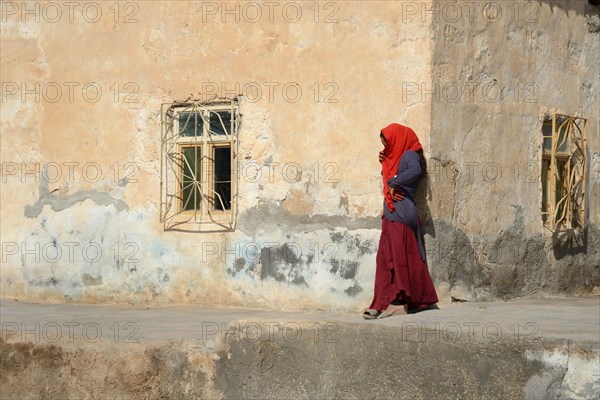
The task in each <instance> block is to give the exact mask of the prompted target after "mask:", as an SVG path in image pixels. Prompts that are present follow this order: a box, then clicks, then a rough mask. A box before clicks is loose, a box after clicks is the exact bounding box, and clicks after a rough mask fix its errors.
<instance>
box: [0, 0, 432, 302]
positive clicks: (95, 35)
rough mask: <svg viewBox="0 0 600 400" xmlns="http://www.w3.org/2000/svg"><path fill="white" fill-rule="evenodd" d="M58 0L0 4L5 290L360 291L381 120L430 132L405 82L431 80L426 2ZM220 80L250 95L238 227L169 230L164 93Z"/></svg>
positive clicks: (200, 298)
mask: <svg viewBox="0 0 600 400" xmlns="http://www.w3.org/2000/svg"><path fill="white" fill-rule="evenodd" d="M55 4H58V9H57V8H56V6H47V5H46V4H45V3H27V4H25V3H21V2H19V3H12V2H8V3H7V2H3V4H2V7H3V9H2V39H1V45H2V54H3V57H2V60H1V68H2V84H3V87H2V96H3V98H2V114H1V117H2V122H1V124H2V126H1V128H2V150H1V156H2V163H3V164H2V165H3V171H2V198H1V200H2V227H1V234H2V246H3V247H2V274H1V279H0V284H1V290H2V296H4V297H12V296H14V297H18V298H21V299H35V300H43V301H65V300H66V301H85V302H104V301H116V302H133V303H137V302H147V301H154V302H178V303H179V302H181V303H184V302H195V303H198V302H207V303H211V304H244V305H249V306H262V307H277V308H281V307H283V308H286V307H294V308H299V307H327V308H353V307H360V306H364V305H365V304H366V303H368V301H369V300H370V296H371V295H372V285H373V283H372V282H373V278H374V262H375V257H374V252H375V251H376V247H377V241H378V235H379V229H378V228H379V224H380V219H379V216H380V213H381V205H382V198H381V196H380V195H379V191H380V189H379V188H380V175H379V164H378V162H377V152H378V151H379V149H380V147H381V144H380V143H379V139H378V131H379V129H381V128H382V127H384V126H385V125H387V124H388V123H390V122H393V121H399V122H404V123H406V124H408V125H410V126H412V127H413V128H414V129H415V131H416V132H417V133H418V134H419V135H420V137H421V139H422V141H423V143H424V144H425V145H427V144H428V143H429V123H430V104H429V102H421V101H416V102H404V101H403V98H402V90H401V88H402V83H403V82H407V81H411V82H412V81H415V82H421V81H429V80H430V74H431V55H432V46H433V41H432V31H431V29H430V23H429V22H428V21H422V20H415V21H413V22H409V21H407V20H406V18H404V17H403V14H402V13H401V12H400V11H401V9H400V8H399V3H394V2H384V1H381V2H368V3H345V2H329V3H326V2H323V3H317V4H316V6H315V5H314V4H313V3H304V2H302V3H293V4H296V6H286V5H285V4H284V3H277V5H275V6H273V5H271V6H265V5H264V4H263V3H258V6H259V7H260V14H257V8H256V4H257V3H244V2H229V3H227V4H225V3H220V2H172V1H164V2H156V1H153V2H122V3H119V4H118V7H115V6H114V4H113V3H111V4H108V3H102V2H100V3H93V4H92V5H87V3H81V4H78V5H76V6H72V5H71V6H69V5H65V4H63V3H61V2H58V3H55ZM248 4H250V5H248ZM110 6H112V8H110ZM236 7H237V8H236ZM298 7H301V11H300V13H301V14H299V13H298ZM310 7H312V8H310ZM27 10H29V11H27ZM32 10H33V11H32ZM57 10H58V11H57ZM231 10H233V14H231V13H228V12H229V11H231ZM236 10H238V11H236ZM59 12H60V14H59ZM99 12H100V13H101V14H99ZM214 84H216V85H217V87H219V90H218V91H217V93H216V94H218V95H221V96H228V97H232V96H235V95H237V94H239V93H240V92H241V93H242V94H244V95H245V97H244V98H243V100H242V102H241V112H242V114H243V120H242V126H241V130H240V133H239V144H240V155H239V156H240V165H241V167H240V171H241V176H240V181H239V193H240V197H239V216H238V228H237V229H236V231H235V232H233V233H202V234H197V233H196V234H194V233H183V232H165V231H163V227H162V224H160V223H159V215H158V209H159V198H160V197H159V196H160V187H159V184H160V176H159V170H160V113H159V111H160V105H161V103H162V102H170V101H173V100H184V99H186V98H188V96H190V94H193V95H194V96H195V97H200V98H205V99H206V98H210V93H207V92H208V91H212V92H214ZM36 85H37V86H36ZM298 87H299V89H300V90H301V91H302V95H301V96H300V97H299V98H298V96H297V94H296V93H297V92H296V91H295V90H294V88H298ZM256 88H259V90H260V93H257V91H256V90H255V89H256ZM284 88H285V90H284ZM208 89H210V90H208ZM259 97H260V98H259ZM251 163H253V164H252V165H253V166H254V165H256V163H257V164H258V165H260V166H261V167H263V168H262V169H261V171H260V176H259V177H258V178H257V177H256V176H255V175H254V172H255V171H256V169H255V168H246V165H250V164H251ZM44 166H47V173H46V174H44ZM298 169H299V170H300V171H301V174H297V173H296V174H294V172H295V171H297V170H298ZM28 171H33V172H31V173H30V172H28ZM45 175H47V178H48V179H44V176H45ZM215 249H217V250H215Z"/></svg>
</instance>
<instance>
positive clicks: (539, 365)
mask: <svg viewBox="0 0 600 400" xmlns="http://www.w3.org/2000/svg"><path fill="white" fill-rule="evenodd" d="M440 308H441V309H440V310H433V311H426V312H423V313H420V314H415V315H400V316H394V317H391V318H387V319H383V320H374V321H365V320H363V319H362V318H361V317H360V315H357V314H349V313H342V312H339V313H332V312H324V311H296V312H283V311H276V312H274V311H266V310H255V309H241V308H213V307H206V306H170V307H155V306H130V305H127V306H123V305H78V304H34V303H24V302H20V301H14V300H12V299H4V300H2V301H0V319H1V323H2V334H3V342H2V350H1V352H0V353H1V356H2V357H1V360H0V371H1V372H2V377H1V379H0V384H1V386H0V394H2V396H0V397H2V398H3V399H4V398H56V399H58V398H114V397H117V398H182V397H189V396H195V397H203V398H298V397H300V398H339V397H340V396H343V397H346V398H423V399H425V398H427V399H437V398H440V399H442V398H444V399H445V398H473V399H475V398H532V399H533V398H538V399H547V398H560V399H576V398H582V399H586V398H594V396H595V395H596V393H598V392H599V391H600V359H599V348H600V345H599V342H600V298H599V297H586V298H547V299H539V298H538V299H521V300H515V301H507V302H491V303H453V304H448V305H440ZM407 366H408V368H407Z"/></svg>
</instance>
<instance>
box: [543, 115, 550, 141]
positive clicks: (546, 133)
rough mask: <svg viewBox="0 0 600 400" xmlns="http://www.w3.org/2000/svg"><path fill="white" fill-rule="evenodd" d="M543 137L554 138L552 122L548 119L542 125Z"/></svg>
mask: <svg viewBox="0 0 600 400" xmlns="http://www.w3.org/2000/svg"><path fill="white" fill-rule="evenodd" d="M542 135H544V136H547V137H552V120H551V119H547V120H545V121H544V123H543V124H542Z"/></svg>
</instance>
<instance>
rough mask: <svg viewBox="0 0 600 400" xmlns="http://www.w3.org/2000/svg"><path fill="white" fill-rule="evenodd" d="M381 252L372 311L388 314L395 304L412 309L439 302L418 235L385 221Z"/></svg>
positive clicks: (404, 225)
mask: <svg viewBox="0 0 600 400" xmlns="http://www.w3.org/2000/svg"><path fill="white" fill-rule="evenodd" d="M381 229H382V231H381V238H380V239H379V249H378V250H377V260H376V262H377V269H376V271H375V295H374V296H373V302H372V303H371V306H370V307H369V308H370V309H373V310H379V311H381V310H385V309H386V308H387V307H388V305H389V304H390V303H391V302H392V301H394V300H400V301H401V302H402V303H406V304H408V308H409V309H413V308H419V307H425V306H428V305H431V304H435V303H437V302H438V297H437V294H436V293H435V287H434V286H433V281H432V280H431V275H429V270H428V269H427V264H426V263H425V262H424V261H423V259H422V258H421V255H420V253H419V244H418V242H417V238H416V237H415V233H414V232H413V230H412V229H410V227H409V226H408V225H406V224H403V223H401V222H390V221H388V220H387V218H385V217H383V218H382V227H381Z"/></svg>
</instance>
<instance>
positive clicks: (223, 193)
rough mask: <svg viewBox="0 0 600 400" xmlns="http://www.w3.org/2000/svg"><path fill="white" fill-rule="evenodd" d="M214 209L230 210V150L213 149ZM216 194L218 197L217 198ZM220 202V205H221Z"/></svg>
mask: <svg viewBox="0 0 600 400" xmlns="http://www.w3.org/2000/svg"><path fill="white" fill-rule="evenodd" d="M214 163H215V164H214V168H215V170H214V191H215V193H216V194H215V196H214V197H215V200H214V209H215V210H230V209H231V148H230V147H215V148H214ZM217 194H218V196H217ZM221 202H222V203H221Z"/></svg>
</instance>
